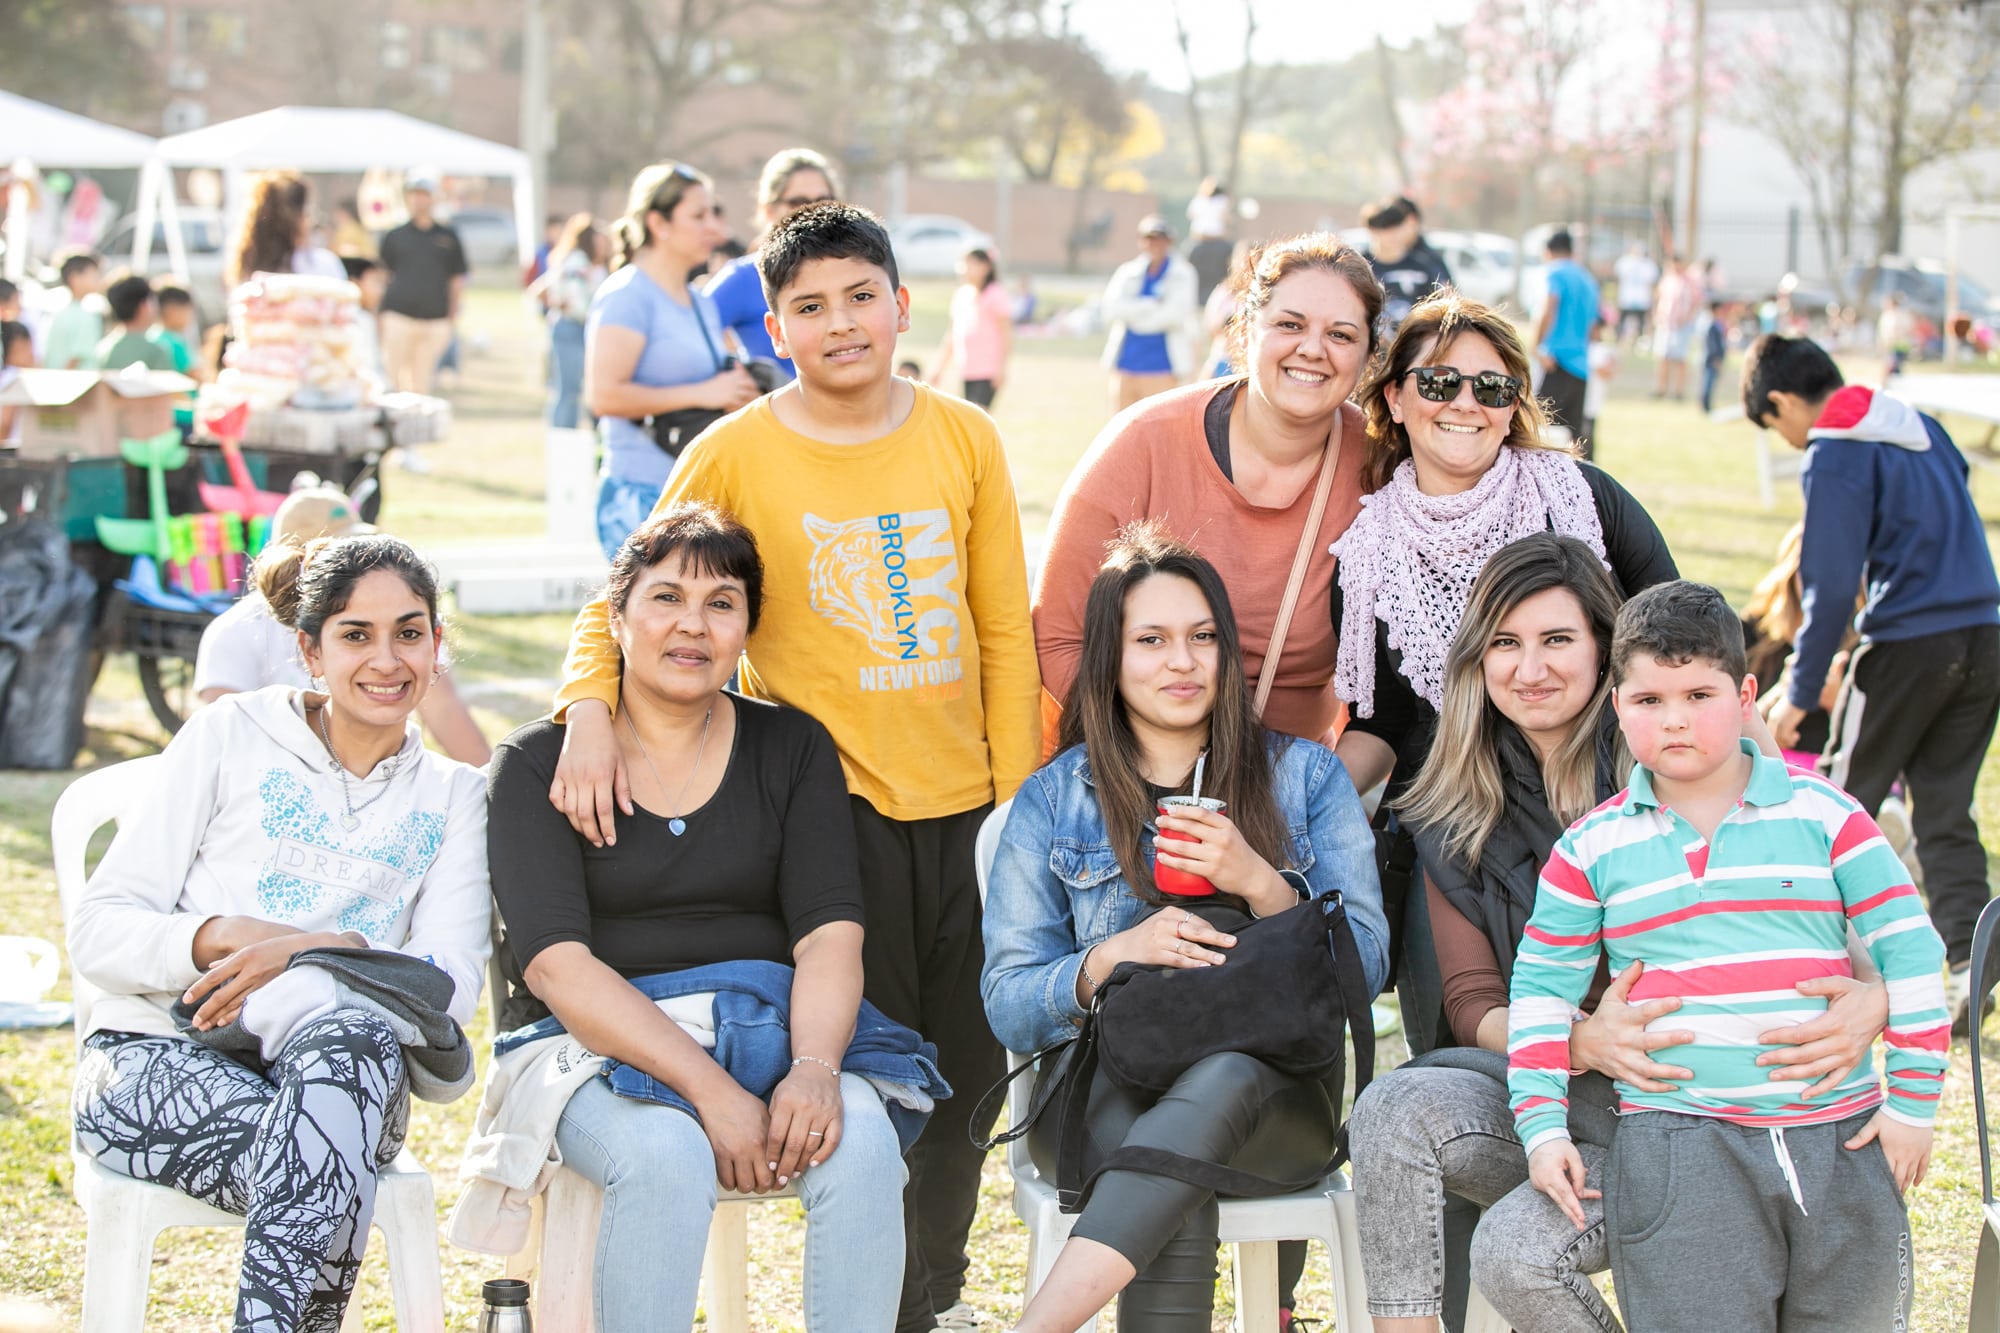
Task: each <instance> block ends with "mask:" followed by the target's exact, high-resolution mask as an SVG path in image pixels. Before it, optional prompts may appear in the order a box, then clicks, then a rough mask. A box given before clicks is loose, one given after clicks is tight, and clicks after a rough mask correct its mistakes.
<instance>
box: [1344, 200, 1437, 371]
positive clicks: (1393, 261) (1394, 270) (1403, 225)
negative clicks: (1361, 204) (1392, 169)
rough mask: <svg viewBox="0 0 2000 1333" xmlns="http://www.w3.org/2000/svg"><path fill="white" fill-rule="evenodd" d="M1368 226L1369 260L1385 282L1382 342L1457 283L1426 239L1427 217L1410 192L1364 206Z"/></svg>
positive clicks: (1362, 217)
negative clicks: (1426, 300) (1436, 294)
mask: <svg viewBox="0 0 2000 1333" xmlns="http://www.w3.org/2000/svg"><path fill="white" fill-rule="evenodd" d="M1361 224H1362V225H1363V226H1365V227H1367V228H1368V263H1369V265H1370V266H1371V267H1372V268H1373V269H1374V270H1375V277H1376V279H1377V280H1378V281H1380V282H1381V284H1382V291H1383V292H1384V293H1385V297H1386V299H1385V300H1384V301H1383V303H1382V331H1381V337H1382V341H1384V342H1387V341H1388V340H1389V339H1390V338H1392V337H1394V336H1395V334H1396V330H1397V329H1399V328H1401V327H1402V325H1403V321H1404V320H1405V319H1407V318H1409V314H1410V311H1411V309H1412V308H1413V307H1414V306H1415V305H1416V304H1417V302H1419V301H1421V300H1423V299H1424V298H1425V297H1427V296H1429V295H1430V294H1431V293H1432V292H1434V291H1436V290H1437V289H1438V288H1440V287H1449V286H1450V285H1451V270H1450V269H1448V268H1446V267H1445V263H1444V257H1443V256H1442V255H1440V254H1438V252H1437V251H1435V250H1433V249H1431V247H1430V242H1428V241H1426V240H1425V239H1424V215H1423V213H1422V212H1421V211H1420V210H1419V209H1418V208H1417V202H1416V200H1414V199H1412V198H1410V197H1409V196H1408V195H1401V194H1399V195H1393V196H1391V197H1390V198H1387V199H1378V200H1376V201H1375V202H1374V203H1372V204H1370V205H1368V207H1367V208H1365V209H1363V210H1362V215H1361Z"/></svg>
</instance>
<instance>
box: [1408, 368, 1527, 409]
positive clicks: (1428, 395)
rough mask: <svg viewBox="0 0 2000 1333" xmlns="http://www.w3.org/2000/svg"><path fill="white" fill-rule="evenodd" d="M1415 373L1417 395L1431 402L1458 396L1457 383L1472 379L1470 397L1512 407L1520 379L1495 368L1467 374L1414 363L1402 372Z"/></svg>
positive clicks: (1490, 404) (1484, 403)
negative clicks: (1413, 365)
mask: <svg viewBox="0 0 2000 1333" xmlns="http://www.w3.org/2000/svg"><path fill="white" fill-rule="evenodd" d="M1403 373H1404V374H1405V375H1415V376H1416V377H1417V397H1419V398H1422V399H1424V400H1425V401H1426V402H1432V403H1448V402H1450V401H1451V400H1452V399H1454V398H1456V397H1458V386H1459V385H1461V384H1463V383H1465V381H1466V380H1467V379H1468V378H1469V379H1470V380H1471V381H1472V400H1473V401H1474V402H1476V403H1478V404H1479V405H1480V406H1481V407H1496V408H1497V407H1512V406H1513V405H1514V404H1515V403H1516V402H1517V401H1519V399H1520V397H1521V381H1519V380H1517V379H1515V378H1514V377H1513V376H1512V375H1502V374H1501V373H1500V372H1499V371H1497V370H1482V371H1480V372H1479V373H1478V374H1477V375H1472V376H1467V375H1466V374H1465V373H1464V372H1462V371H1460V370H1458V369H1457V368H1456V367H1454V366H1416V367H1413V368H1412V369H1410V370H1406V371H1404V372H1403Z"/></svg>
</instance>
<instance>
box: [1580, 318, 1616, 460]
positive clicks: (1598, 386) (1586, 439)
mask: <svg viewBox="0 0 2000 1333" xmlns="http://www.w3.org/2000/svg"><path fill="white" fill-rule="evenodd" d="M1617 378H1618V330H1617V328H1616V327H1615V326H1613V325H1611V324H1606V323H1603V322H1599V324H1598V325H1597V327H1596V328H1595V329H1593V330H1592V331H1591V334H1590V381H1589V383H1587V384H1585V385H1584V388H1583V447H1584V455H1583V456H1584V457H1585V458H1591V457H1593V456H1595V455H1596V453H1597V419H1598V417H1600V416H1602V415H1603V414H1604V400H1605V399H1607V398H1609V397H1610V396H1611V383H1612V381H1613V380H1615V379H1617Z"/></svg>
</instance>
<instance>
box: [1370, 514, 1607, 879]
mask: <svg viewBox="0 0 2000 1333" xmlns="http://www.w3.org/2000/svg"><path fill="white" fill-rule="evenodd" d="M1554 588H1560V589H1563V590H1564V591H1566V592H1568V593H1569V594H1570V595H1571V596H1573V597H1575V598H1576V600H1577V603H1578V605H1580V606H1581V607H1582V608H1583V616H1584V621H1585V625H1586V627H1587V628H1588V630H1589V632H1590V636H1591V638H1592V639H1593V640H1594V641H1595V643H1596V647H1597V686H1596V688H1595V689H1593V690H1592V691H1591V695H1590V700H1589V702H1587V703H1586V704H1585V705H1584V706H1583V709H1582V710H1581V711H1580V712H1578V713H1577V715H1576V718H1575V720H1574V721H1573V722H1572V723H1571V724H1570V731H1569V735H1568V736H1566V737H1565V738H1564V739H1563V742H1562V744H1560V745H1558V746H1557V747H1556V751H1555V753H1554V754H1552V755H1550V756H1549V758H1548V759H1547V760H1546V761H1545V762H1544V763H1543V764H1542V783H1543V787H1544V789H1545V790H1546V791H1547V792H1548V801H1549V809H1550V811H1552V812H1553V813H1554V814H1555V817H1556V818H1557V819H1559V820H1561V821H1562V822H1563V823H1565V824H1568V823H1572V822H1574V821H1575V820H1577V819H1580V818H1581V817H1583V816H1584V815H1585V814H1587V813H1589V811H1590V810H1591V808H1592V807H1594V806H1595V805H1596V804H1597V735H1598V731H1599V729H1600V727H1601V725H1602V721H1603V717H1604V712H1605V710H1606V709H1608V708H1609V707H1610V706H1611V673H1610V671H1609V670H1608V669H1607V668H1608V667H1609V665H1610V661H1611V629H1612V625H1613V624H1614V623H1615V622H1616V620H1617V618H1618V606H1619V597H1618V589H1617V588H1616V587H1615V586H1614V585H1613V584H1612V582H1611V576H1610V575H1609V574H1607V573H1605V571H1604V565H1603V563H1602V562H1601V561H1599V560H1598V558H1597V556H1596V555H1595V554H1594V553H1592V551H1591V549H1590V548H1589V547H1588V546H1586V545H1584V544H1583V543H1582V542H1580V541H1578V540H1577V539H1576V538H1574V537H1565V536H1562V535H1560V534H1558V533H1553V532H1538V533H1535V534H1534V535H1532V536H1528V537H1523V538H1521V539H1520V540H1519V541H1517V542H1513V543H1510V544H1509V545H1507V546H1503V547H1502V548H1500V550H1499V551H1497V552H1495V553H1494V555H1493V558H1492V559H1490V560H1488V561H1487V562H1486V568H1485V569H1483V570H1481V571H1480V573H1479V577H1478V579H1477V580H1475V581H1474V583H1473V585H1472V595H1471V597H1470V598H1469V599H1468V600H1467V602H1466V604H1465V616H1464V618H1463V619H1461V620H1460V621H1459V623H1458V633H1457V634H1455V635H1453V636H1452V640H1451V650H1450V652H1449V653H1448V654H1447V655H1446V657H1445V667H1444V702H1443V705H1442V706H1441V707H1440V708H1439V709H1438V726H1437V739H1436V740H1435V741H1434V742H1432V744H1431V749H1430V753H1429V755H1427V756H1426V757H1425V759H1424V765H1423V767H1422V768H1421V769H1419V770H1418V771H1417V776H1416V779H1415V780H1414V781H1413V782H1411V783H1410V786H1409V789H1408V790H1407V791H1405V792H1404V793H1403V796H1402V799H1401V800H1399V801H1398V802H1397V804H1396V808H1397V810H1398V811H1399V812H1400V813H1401V815H1402V817H1403V818H1404V819H1405V820H1406V821H1408V822H1409V823H1410V824H1412V825H1415V826H1416V827H1419V828H1430V829H1435V830H1437V831H1438V832H1439V833H1440V834H1441V835H1442V838H1441V841H1442V843H1443V846H1444V850H1445V854H1446V855H1447V856H1450V857H1451V858H1453V859H1454V860H1457V861H1461V862H1463V863H1465V864H1468V865H1476V864H1477V863H1478V861H1479V855H1480V853H1481V852H1482V851H1484V850H1485V847H1486V840H1487V839H1488V838H1490V837H1492V836H1493V831H1494V830H1495V829H1496V828H1498V827H1499V826H1500V821H1501V819H1502V818H1503V817H1504V816H1505V814H1506V806H1507V797H1506V790H1505V788H1504V787H1503V786H1502V785H1501V781H1500V759H1499V754H1500V738H1501V734H1502V733H1501V728H1502V727H1504V726H1508V725H1511V724H1510V723H1508V721H1507V719H1506V718H1505V717H1504V716H1502V714H1501V712H1500V710H1499V709H1498V708H1497V707H1495V706H1494V703H1493V700H1492V698H1491V696H1489V695H1488V694H1487V691H1486V671H1485V665H1486V649H1487V646H1488V645H1489V644H1491V643H1492V642H1493V638H1494V635H1495V634H1496V633H1497V632H1498V631H1499V628H1500V624H1501V622H1502V621H1504V620H1505V619H1506V618H1507V617H1508V616H1509V615H1511V614H1513V612H1514V609H1515V608H1516V607H1518V606H1520V605H1521V603H1523V602H1525V601H1527V600H1528V599H1529V598H1530V597H1533V596H1535V595H1537V594H1539V593H1544V592H1548V591H1549V590H1551V589H1554ZM1625 764H1626V760H1625V758H1624V753H1623V742H1622V741H1621V742H1620V743H1619V757H1618V759H1617V760H1616V761H1615V765H1616V768H1617V769H1620V770H1622V769H1623V768H1624V767H1625Z"/></svg>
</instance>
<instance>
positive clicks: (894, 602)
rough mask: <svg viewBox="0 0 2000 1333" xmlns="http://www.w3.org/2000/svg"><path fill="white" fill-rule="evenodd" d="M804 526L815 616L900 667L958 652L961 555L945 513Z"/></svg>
mask: <svg viewBox="0 0 2000 1333" xmlns="http://www.w3.org/2000/svg"><path fill="white" fill-rule="evenodd" d="M804 525H805V533H806V536H807V537H808V538H809V539H810V540H811V541H812V545H813V550H812V557H811V561H810V564H809V566H808V569H807V595H808V597H809V599H810V602H811V605H812V608H813V610H814V611H816V612H818V613H819V614H820V615H822V616H825V617H826V618H827V619H828V620H830V621H832V622H833V623H834V624H836V625H844V626H846V627H847V628H848V629H851V630H854V631H855V632H857V633H859V634H860V635H861V636H862V637H863V638H865V639H867V640H868V643H869V646H870V647H871V648H873V649H874V650H875V651H876V652H877V653H878V654H880V655H881V656H883V657H885V658H888V659H890V660H892V661H899V660H900V661H911V660H917V659H921V658H925V657H938V656H942V655H944V654H947V653H954V652H956V651H957V650H958V638H959V621H958V605H959V596H958V589H957V587H956V582H957V578H958V548H957V545H956V543H955V541H954V540H953V535H952V531H951V522H950V518H949V516H948V515H947V514H946V513H945V511H944V510H942V509H927V510H919V511H915V512H912V513H908V514H877V515H873V516H870V517H864V518H850V519H841V520H834V519H825V518H821V517H819V516H818V515H816V514H807V515H805V516H804ZM940 561H942V563H940Z"/></svg>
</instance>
